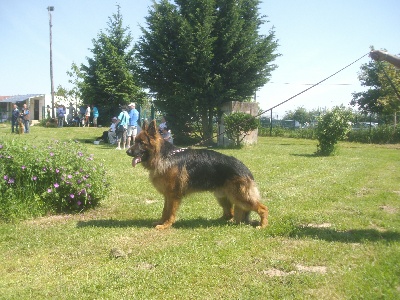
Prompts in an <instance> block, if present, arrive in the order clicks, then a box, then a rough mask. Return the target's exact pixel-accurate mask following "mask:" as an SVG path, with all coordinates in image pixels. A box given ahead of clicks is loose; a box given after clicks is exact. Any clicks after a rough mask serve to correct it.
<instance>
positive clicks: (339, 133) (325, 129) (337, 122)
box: [316, 107, 351, 156]
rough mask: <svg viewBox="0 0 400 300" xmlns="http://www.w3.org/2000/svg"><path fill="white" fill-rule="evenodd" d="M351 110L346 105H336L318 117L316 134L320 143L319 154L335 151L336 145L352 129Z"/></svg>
mask: <svg viewBox="0 0 400 300" xmlns="http://www.w3.org/2000/svg"><path fill="white" fill-rule="evenodd" d="M350 116H351V112H350V111H348V110H346V109H345V108H344V107H334V108H333V109H332V111H328V112H327V113H325V114H324V115H322V116H321V117H319V119H318V125H317V127H316V136H317V139H318V142H319V144H318V145H317V154H319V155H324V156H328V155H331V154H333V153H334V151H335V145H336V144H337V142H338V141H339V140H341V139H344V138H345V137H346V134H347V133H348V132H349V131H350V122H349V120H350Z"/></svg>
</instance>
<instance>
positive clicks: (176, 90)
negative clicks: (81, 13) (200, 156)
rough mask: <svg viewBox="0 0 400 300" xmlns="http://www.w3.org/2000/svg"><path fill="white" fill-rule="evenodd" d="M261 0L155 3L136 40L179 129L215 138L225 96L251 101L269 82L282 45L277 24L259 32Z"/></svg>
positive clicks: (150, 82)
mask: <svg viewBox="0 0 400 300" xmlns="http://www.w3.org/2000/svg"><path fill="white" fill-rule="evenodd" d="M259 3H260V1H258V0H193V1H186V0H175V1H174V3H173V2H171V1H168V0H161V1H160V2H159V3H154V5H153V7H152V8H151V9H150V11H149V15H148V16H147V18H146V22H147V27H146V28H144V27H142V32H143V35H142V37H141V38H140V39H139V42H138V44H137V49H138V60H139V61H140V63H141V68H140V73H141V79H142V80H143V82H144V84H145V85H146V86H147V87H148V88H149V89H150V90H151V92H153V93H154V94H155V95H156V98H157V100H156V102H155V103H156V105H157V107H158V108H159V109H160V110H161V111H163V112H165V113H166V114H167V116H170V117H171V118H172V120H170V124H169V126H171V127H172V128H173V129H174V130H175V133H177V132H179V131H181V130H184V129H187V130H192V131H198V132H200V133H201V135H202V137H203V138H209V137H210V136H211V135H212V122H213V119H214V118H215V117H216V116H217V113H218V110H219V108H220V107H221V105H222V104H223V103H225V102H227V101H232V100H236V101H246V100H248V99H249V98H251V97H252V95H254V92H255V91H256V90H257V88H259V87H261V86H263V85H264V84H265V83H266V82H267V81H268V78H269V76H270V73H271V71H272V70H274V69H275V67H276V66H275V65H273V64H271V62H272V61H274V59H275V58H276V57H277V56H278V54H275V53H274V52H275V51H276V48H277V46H278V45H277V42H276V41H275V36H274V31H273V30H271V31H270V32H269V34H268V35H266V36H265V35H259V30H260V26H261V25H262V24H264V23H265V21H264V19H263V17H261V16H260V15H259V13H258V5H259ZM193 124H198V126H199V128H195V130H193V128H190V127H188V125H193ZM196 129H198V130H196Z"/></svg>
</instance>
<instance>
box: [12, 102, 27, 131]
mask: <svg viewBox="0 0 400 300" xmlns="http://www.w3.org/2000/svg"><path fill="white" fill-rule="evenodd" d="M29 121H30V114H29V109H28V105H26V104H24V105H23V106H22V109H21V111H20V110H19V109H18V105H17V104H14V105H13V111H12V118H11V133H29ZM20 128H21V130H20Z"/></svg>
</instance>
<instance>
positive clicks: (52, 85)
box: [47, 6, 54, 118]
mask: <svg viewBox="0 0 400 300" xmlns="http://www.w3.org/2000/svg"><path fill="white" fill-rule="evenodd" d="M47 10H48V12H49V27H50V82H51V117H52V118H54V82H53V48H52V39H53V35H52V33H51V27H52V26H53V25H52V24H51V12H52V11H54V6H48V7H47Z"/></svg>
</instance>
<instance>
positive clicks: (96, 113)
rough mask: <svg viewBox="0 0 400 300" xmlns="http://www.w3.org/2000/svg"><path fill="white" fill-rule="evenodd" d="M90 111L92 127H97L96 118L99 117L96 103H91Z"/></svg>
mask: <svg viewBox="0 0 400 300" xmlns="http://www.w3.org/2000/svg"><path fill="white" fill-rule="evenodd" d="M92 112H93V127H97V118H98V117H99V110H98V109H97V107H96V105H95V104H93V105H92Z"/></svg>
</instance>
